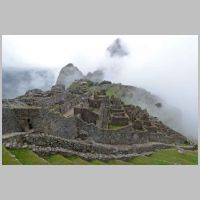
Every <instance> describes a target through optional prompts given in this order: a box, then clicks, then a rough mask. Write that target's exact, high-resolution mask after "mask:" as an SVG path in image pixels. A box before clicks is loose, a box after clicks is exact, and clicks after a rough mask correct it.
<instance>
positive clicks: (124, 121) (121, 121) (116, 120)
mask: <svg viewBox="0 0 200 200" xmlns="http://www.w3.org/2000/svg"><path fill="white" fill-rule="evenodd" d="M128 124H129V118H128V117H126V116H116V115H115V116H112V117H111V125H119V126H126V125H128Z"/></svg>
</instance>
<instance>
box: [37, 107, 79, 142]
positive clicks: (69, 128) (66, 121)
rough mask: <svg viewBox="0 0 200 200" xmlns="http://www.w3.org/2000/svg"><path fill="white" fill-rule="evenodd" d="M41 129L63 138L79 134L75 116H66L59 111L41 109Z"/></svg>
mask: <svg viewBox="0 0 200 200" xmlns="http://www.w3.org/2000/svg"><path fill="white" fill-rule="evenodd" d="M41 117H42V121H41V130H42V131H43V132H44V133H48V134H50V135H55V136H59V137H63V138H69V139H72V138H75V137H76V136H77V127H76V120H75V118H74V117H68V118H66V117H64V116H63V115H62V114H60V113H58V112H47V111H46V110H43V111H41Z"/></svg>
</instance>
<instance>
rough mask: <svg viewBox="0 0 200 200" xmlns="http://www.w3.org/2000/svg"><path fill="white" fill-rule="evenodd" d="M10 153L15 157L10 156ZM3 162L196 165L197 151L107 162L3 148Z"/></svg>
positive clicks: (160, 152) (175, 152)
mask: <svg viewBox="0 0 200 200" xmlns="http://www.w3.org/2000/svg"><path fill="white" fill-rule="evenodd" d="M12 154H13V155H15V156H16V158H17V159H15V158H13V157H12ZM3 164H5V165H6V164H8V165H9V164H10V165H12V164H25V165H34V164H35V165H37V164H40V165H44V164H45V165H46V164H51V165H128V164H129V165H130V164H131V165H176V164H178V165H196V164H198V152H197V151H186V152H185V153H184V154H180V153H178V152H177V150H176V149H166V150H161V151H159V152H155V153H153V154H152V155H151V156H149V157H146V156H140V157H137V158H133V159H130V160H129V161H127V162H125V161H121V160H111V161H107V162H103V161H99V160H92V161H86V160H83V159H81V158H79V157H77V156H70V157H67V158H66V157H63V156H62V155H51V156H48V157H45V158H41V157H39V156H38V155H36V154H35V153H33V152H32V151H30V150H27V149H20V150H9V151H8V150H6V149H5V148H3Z"/></svg>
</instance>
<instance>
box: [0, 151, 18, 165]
mask: <svg viewBox="0 0 200 200" xmlns="http://www.w3.org/2000/svg"><path fill="white" fill-rule="evenodd" d="M2 164H3V165H20V164H21V163H20V162H19V160H17V159H16V158H15V157H14V155H12V154H11V153H10V152H9V151H8V150H7V149H6V148H5V147H2Z"/></svg>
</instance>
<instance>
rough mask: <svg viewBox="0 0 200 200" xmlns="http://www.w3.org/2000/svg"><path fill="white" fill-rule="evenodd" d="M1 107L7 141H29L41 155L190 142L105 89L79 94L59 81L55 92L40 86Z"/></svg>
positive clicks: (126, 154) (118, 152)
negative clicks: (41, 88) (42, 88)
mask: <svg viewBox="0 0 200 200" xmlns="http://www.w3.org/2000/svg"><path fill="white" fill-rule="evenodd" d="M79 82H80V85H81V87H87V85H88V82H87V80H81V81H79ZM79 82H76V83H75V84H79ZM2 111H3V126H2V132H3V144H4V145H6V147H7V148H22V147H24V145H25V147H29V148H31V149H33V150H34V151H35V152H37V153H40V154H48V153H49V154H51V153H56V152H60V153H63V154H65V155H71V154H72V155H79V156H81V157H83V158H86V159H90V158H91V159H92V158H93V159H94V158H95V159H105V160H106V159H113V158H124V159H125V158H130V157H132V156H134V155H136V154H137V155H138V154H141V153H148V152H151V151H154V150H156V149H160V148H169V147H171V146H173V145H176V144H184V143H187V142H188V141H187V138H185V137H184V136H183V135H181V134H180V133H178V132H176V131H174V130H172V129H171V128H169V127H167V126H166V125H164V124H163V123H162V122H161V121H159V120H158V119H157V118H156V117H153V116H150V115H149V113H148V112H147V110H145V109H142V108H140V107H139V106H134V105H126V104H124V103H123V102H122V101H121V100H120V99H119V98H117V97H114V96H110V97H109V96H108V95H107V93H106V90H104V89H100V90H95V91H93V92H90V91H86V92H83V94H81V95H80V94H79V92H77V91H76V88H75V90H72V89H69V90H65V87H64V86H63V85H59V84H57V85H56V86H52V89H51V91H46V92H43V91H41V90H37V89H36V90H31V91H27V92H26V94H25V95H23V96H20V97H17V98H16V99H12V100H3V109H2ZM21 132H22V134H14V135H13V133H21ZM23 133H24V134H23ZM19 138H20V139H19ZM25 147H24V148H25ZM86 154H87V155H86Z"/></svg>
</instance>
